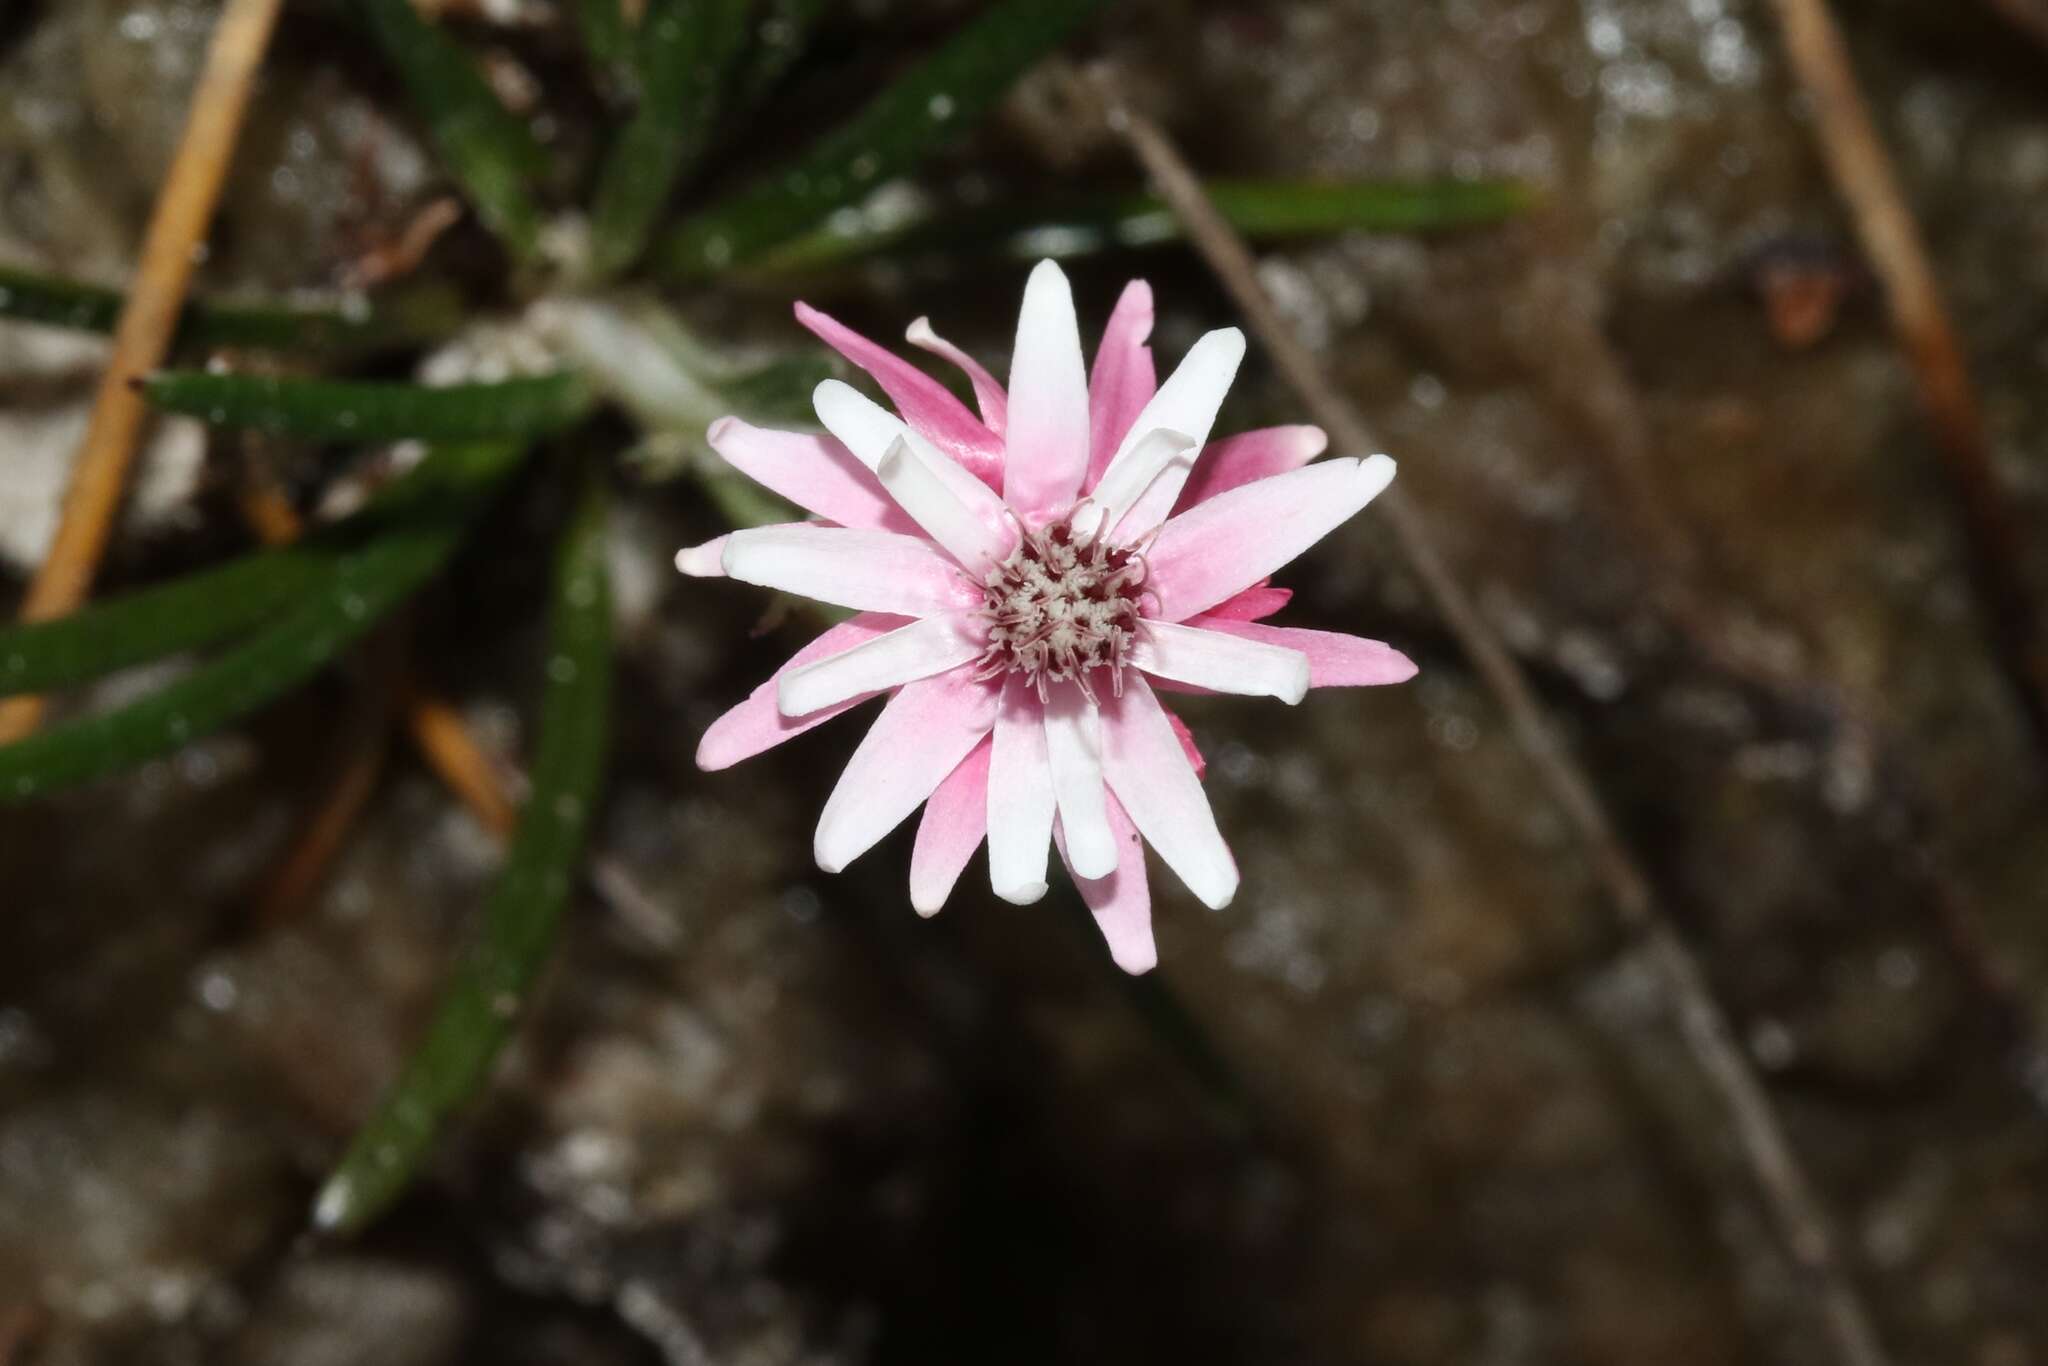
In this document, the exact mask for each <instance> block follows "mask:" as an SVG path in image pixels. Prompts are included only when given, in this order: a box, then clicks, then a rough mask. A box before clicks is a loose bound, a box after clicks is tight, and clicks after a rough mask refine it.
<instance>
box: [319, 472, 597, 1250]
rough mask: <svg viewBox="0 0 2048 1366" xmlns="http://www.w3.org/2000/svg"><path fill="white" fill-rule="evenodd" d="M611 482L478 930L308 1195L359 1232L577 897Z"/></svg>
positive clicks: (423, 1144) (568, 561)
mask: <svg viewBox="0 0 2048 1366" xmlns="http://www.w3.org/2000/svg"><path fill="white" fill-rule="evenodd" d="M604 542H605V502H604V487H603V484H602V483H601V482H600V480H599V479H598V478H597V477H595V476H593V477H592V478H591V480H590V482H589V484H588V486H587V488H586V490H585V492H584V495H583V497H582V499H581V501H580V504H579V506H578V509H577V512H576V515H575V518H574V520H573V521H572V522H571V524H570V526H569V529H568V531H567V533H566V535H565V536H564V538H563V540H562V544H561V548H560V550H559V551H558V553H557V555H556V559H555V579H554V589H553V608H552V615H551V629H550V645H549V654H548V664H547V686H546V690H545V692H544V693H543V694H542V697H541V706H540V740H539V752H538V753H537V754H536V755H535V757H534V762H533V794H532V796H531V797H529V798H528V799H527V802H526V806H525V809H524V810H523V811H521V813H520V817H519V827H518V829H517V830H516V831H515V832H514V833H513V837H512V848H511V851H510V853H509V854H508V856H507V858H506V861H505V868H504V871H503V872H501V873H500V874H499V876H498V881H497V884H496V885H495V886H494V887H493V888H492V889H491V895H490V899H489V901H488V902H487V903H486V904H485V906H484V916H483V931H482V935H481V937H480V939H479V940H478V942H477V943H476V944H475V946H474V947H473V948H472V950H471V951H470V952H469V953H468V954H467V955H465V956H464V958H463V959H462V961H461V962H460V963H459V964H458V965H457V966H456V968H455V970H454V973H453V974H452V976H451V977H450V980H449V982H448V984H447V985H446V986H445V987H444V988H443V989H442V993H441V999H440V1002H439V1004H438V1005H437V1006H436V1007H435V1010H434V1017H433V1019H432V1021H431V1022H430V1023H429V1024H428V1026H427V1032H426V1036H425V1037H424V1038H423V1039H422V1040H421V1042H420V1044H419V1046H418V1048H416V1049H415V1050H414V1051H413V1054H412V1056H411V1057H410V1058H408V1059H407V1060H406V1064H405V1068H404V1070H403V1071H402V1072H401V1073H400V1074H399V1076H398V1079H397V1080H396V1081H395V1082H394V1083H393V1084H392V1085H391V1087H390V1089H389V1090H387V1091H386V1092H385V1094H384V1098H383V1100H382V1101H381V1102H380V1103H379V1104H378V1106H377V1110H376V1112H375V1113H374V1114H373V1115H371V1117H370V1119H369V1121H368V1122H367V1123H366V1124H364V1126H363V1127H362V1128H361V1129H360V1130H359V1131H357V1133H356V1136H355V1139H354V1141H352V1142H351V1143H350V1144H349V1148H348V1152H347V1153H346V1154H344V1155H343V1157H342V1159H341V1162H340V1164H339V1165H338V1166H337V1167H336V1168H335V1169H334V1173H333V1175H331V1176H330V1177H328V1179H327V1183H326V1185H325V1186H323V1187H322V1188H321V1191H320V1196H319V1199H318V1200H317V1201H316V1202H315V1204H314V1206H313V1222H314V1224H315V1225H316V1226H317V1227H318V1228H320V1229H322V1230H326V1231H332V1232H353V1231H355V1230H357V1229H360V1228H362V1227H363V1226H364V1225H365V1224H367V1223H369V1222H370V1221H371V1220H372V1219H375V1218H376V1217H377V1215H378V1214H379V1213H381V1212H382V1211H383V1210H384V1209H385V1208H386V1207H388V1206H389V1205H390V1203H391V1202H392V1201H393V1200H395V1199H396V1198H397V1197H398V1195H399V1194H400V1193H401V1192H402V1191H403V1190H404V1189H405V1187H406V1186H407V1185H408V1184H409V1183H410V1182H411V1180H412V1178H413V1176H414V1175H415V1174H416V1173H417V1171H418V1170H419V1168H420V1166H421V1165H422V1164H423V1163H424V1162H425V1161H426V1159H427V1157H428V1155H429V1153H430V1152H431V1150H432V1148H433V1144H434V1140H435V1138H436V1136H437V1135H438V1134H439V1133H440V1130H441V1127H442V1125H443V1124H444V1123H445V1122H446V1121H447V1120H448V1118H449V1117H450V1116H451V1115H452V1114H453V1113H454V1112H455V1111H456V1110H458V1109H459V1108H461V1107H462V1106H463V1105H464V1104H465V1103H467V1102H468V1101H469V1099H470V1098H471V1097H472V1096H474V1095H475V1094H476V1093H477V1092H478V1090H480V1089H481V1088H482V1087H483V1085H484V1083H485V1081H486V1080H487V1078H488V1076H489V1073H490V1069H491V1064H492V1063H493V1062H494V1061H495V1060H496V1058H497V1056H498V1053H499V1051H500V1050H501V1049H502V1048H503V1046H504V1044H505V1040H506V1038H507V1037H508V1036H509V1035H510V1033H511V1031H512V1026H513V1022H514V1021H515V1020H516V1019H517V1017H518V1015H519V1011H520V1008H521V1007H522V1006H523V1005H524V1004H525V1003H526V999H527V995H528V993H529V992H530V991H531V990H532V987H533V983H534V980H535V978H536V977H537V976H538V975H539V973H540V970H541V968H542V967H543V966H544V965H545V963H546V962H547V958H548V953H549V950H550V948H551V947H552V946H553V944H554V940H555V933H556V930H557V928H558V926H559V925H560V923H561V918H562V912H563V909H564V908H565V907H566V906H567V904H568V901H569V891H570V888H571V886H572V885H573V882H574V875H575V871H576V864H577V859H578V857H579V855H580V853H581V851H582V846H583V838H584V832H585V829H586V828H587V826H588V825H589V822H590V817H591V812H592V808H593V807H594V805H595V803H596V799H597V788H598V782H599V779H600V777H601V776H602V772H603V767H604V753H605V744H606V739H607V735H608V731H609V720H610V715H609V713H610V704H611V668H612V652H611V592H610V585H609V583H608V581H607V578H606V572H605V554H604Z"/></svg>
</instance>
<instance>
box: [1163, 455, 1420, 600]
mask: <svg viewBox="0 0 2048 1366" xmlns="http://www.w3.org/2000/svg"><path fill="white" fill-rule="evenodd" d="M1393 477H1394V462H1393V461H1391V460H1389V459H1388V458H1387V457H1386V456H1384V455H1375V456H1373V457H1372V458H1371V459H1369V460H1362V461H1361V460H1351V459H1344V460H1326V461H1323V462H1322V463H1320V464H1315V465H1309V466H1306V467H1305V468H1302V469H1298V470H1295V471H1294V472H1293V473H1292V474H1279V475H1275V476H1273V477H1272V478H1271V479H1261V480H1260V481H1259V482H1258V483H1256V484H1246V485H1244V486H1243V487H1242V488H1235V489H1232V490H1231V491H1230V492H1228V493H1223V494H1218V495H1217V496H1216V497H1214V498H1211V499H1210V500H1209V501H1208V502H1206V503H1200V504H1197V505H1196V506H1194V507H1192V508H1189V509H1188V510H1187V511H1186V512H1183V513H1181V514H1180V516H1178V517H1175V518H1174V519H1173V520H1171V521H1169V522H1168V523H1166V525H1165V526H1163V527H1161V528H1160V529H1159V535H1158V538H1157V539H1156V540H1154V541H1153V543H1152V549H1151V551H1150V552H1149V553H1148V554H1147V555H1146V557H1145V558H1146V563H1147V564H1148V565H1149V566H1150V569H1151V584H1152V588H1153V591H1154V592H1155V593H1157V594H1158V597H1159V615H1160V616H1161V617H1162V618H1164V619H1165V620H1167V621H1185V620H1187V619H1188V618H1189V617H1191V616H1193V615H1195V614H1196V613H1197V612H1200V611H1203V610H1205V609H1207V608H1210V607H1214V606H1215V605H1216V604H1217V603H1219V602H1222V601H1223V600H1224V599H1225V598H1228V597H1231V596H1232V595H1234V594H1235V593H1237V592H1238V591H1239V590H1240V589H1243V588H1247V587H1249V586H1251V585H1252V584H1254V583H1257V582H1258V581H1259V580H1260V579H1263V578H1265V577H1266V576H1267V575H1268V574H1271V573H1272V572H1273V571H1274V570H1276V569H1278V568H1280V566H1282V565H1284V564H1286V563H1287V562H1288V561H1289V560H1292V559H1293V558H1294V557H1295V556H1297V555H1299V554H1301V552H1302V551H1304V550H1307V549H1308V548H1309V547H1310V546H1312V545H1314V544H1315V543H1316V542H1317V541H1319V540H1321V539H1322V538H1323V537H1324V536H1326V535H1328V534H1329V533H1330V532H1331V531H1333V530H1335V529H1336V528H1337V527H1338V526H1340V525H1341V524H1342V523H1343V522H1344V521H1345V520H1346V519H1347V518H1349V517H1350V516H1351V515H1352V514H1353V513H1355V512H1357V511H1358V510H1359V509H1360V508H1362V507H1364V506H1365V505H1366V504H1367V503H1370V502H1371V501H1372V500H1373V499H1374V498H1376V497H1378V496H1379V493H1380V491H1381V490H1382V489H1384V488H1386V486H1387V485H1388V483H1389V482H1391V481H1392V479H1393Z"/></svg>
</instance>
